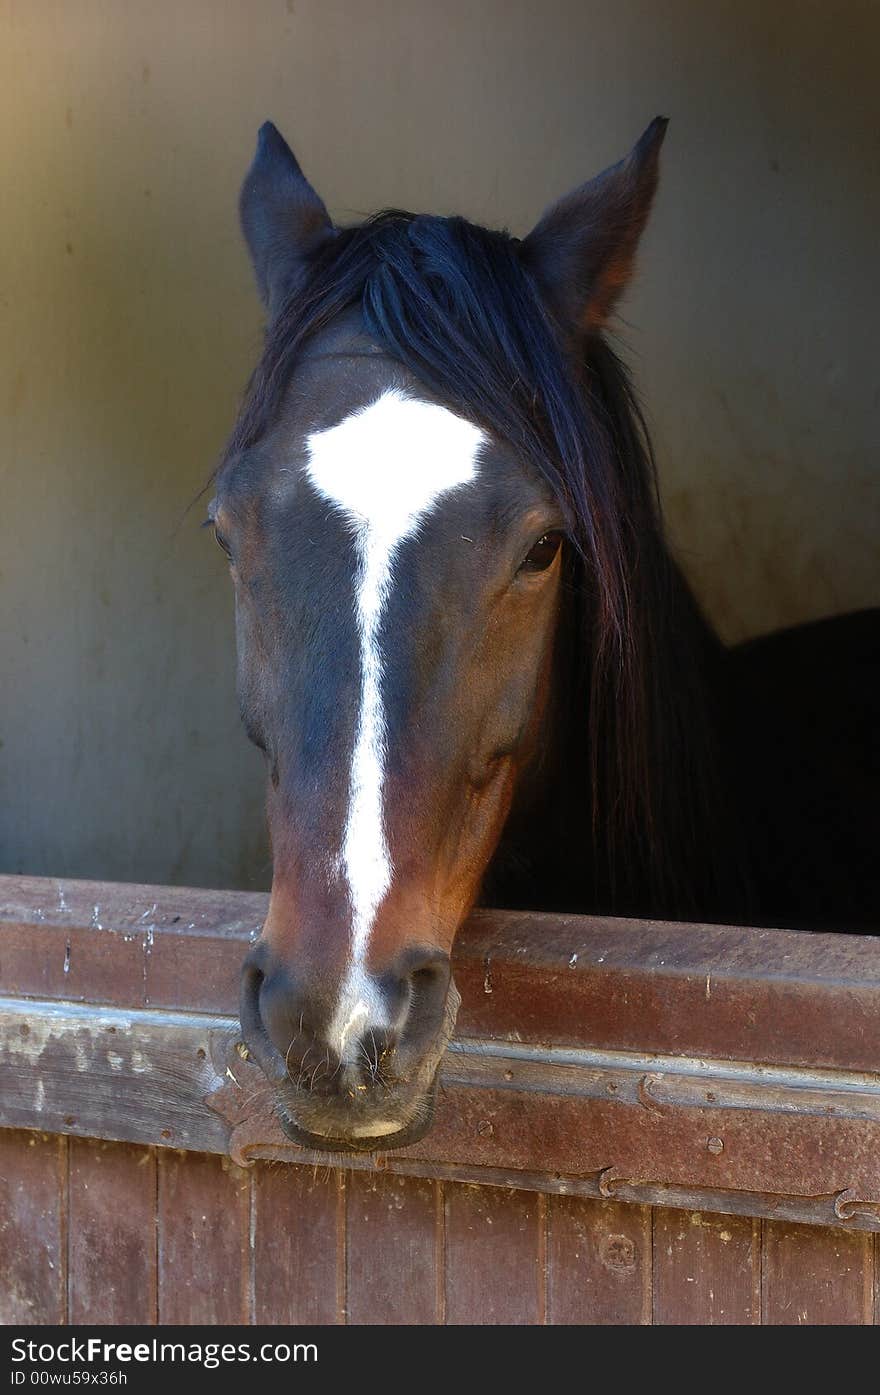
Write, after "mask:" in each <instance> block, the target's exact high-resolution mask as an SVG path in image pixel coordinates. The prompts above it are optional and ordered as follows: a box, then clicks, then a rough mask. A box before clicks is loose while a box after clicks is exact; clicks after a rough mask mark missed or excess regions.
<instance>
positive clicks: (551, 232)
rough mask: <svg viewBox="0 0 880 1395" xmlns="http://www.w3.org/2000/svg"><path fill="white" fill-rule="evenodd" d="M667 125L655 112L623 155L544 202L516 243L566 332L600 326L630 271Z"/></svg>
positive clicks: (655, 175) (652, 194)
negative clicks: (549, 203) (550, 203)
mask: <svg viewBox="0 0 880 1395" xmlns="http://www.w3.org/2000/svg"><path fill="white" fill-rule="evenodd" d="M666 125H667V122H666V118H665V117H662V116H658V117H655V119H654V120H653V121H652V122H651V124H650V126H649V127H648V129H647V130H646V131H645V133H644V135H643V136H642V137H641V139H640V140H639V141H638V143H637V144H636V145H635V146H634V147H633V149H632V150H631V151H630V153H629V155H627V157H626V159H625V160H621V161H620V164H618V165H612V166H611V168H610V169H607V170H605V171H604V172H603V173H602V174H599V175H597V176H596V178H595V179H591V180H590V181H589V182H588V183H587V184H582V185H581V186H580V188H579V189H575V190H574V191H573V192H572V193H570V194H567V195H566V196H565V198H563V199H560V200H559V202H558V203H555V204H553V206H552V207H551V208H548V209H547V212H546V213H545V214H544V216H543V218H542V219H541V221H540V222H539V223H538V224H537V225H536V227H534V228H533V229H532V231H531V232H530V233H529V235H528V237H527V238H525V240H524V241H523V243H522V246H521V252H522V256H523V259H524V261H525V263H526V265H527V266H528V267H529V268H530V270H531V271H532V273H533V274H534V276H535V277H536V279H537V281H538V283H539V285H540V287H541V289H542V291H543V293H544V295H545V297H546V298H547V300H548V301H549V304H550V307H551V309H552V311H553V313H554V315H555V316H556V318H557V319H558V320H559V322H560V323H561V325H562V327H563V329H564V330H565V331H566V332H567V333H572V332H574V333H578V332H580V333H586V332H589V331H590V330H595V329H601V328H602V326H603V325H604V324H605V323H606V321H607V319H608V317H609V315H610V314H611V312H612V310H613V309H614V306H615V304H616V302H617V300H618V297H619V296H620V295H621V293H622V292H623V290H624V289H625V287H626V285H627V282H628V281H629V279H630V277H631V275H632V270H633V262H634V260H635V254H636V248H637V247H638V243H639V238H640V237H641V235H642V232H643V230H644V227H645V223H646V222H647V221H648V214H649V213H650V211H651V203H652V201H653V198H654V193H655V191H656V188H657V167H658V161H659V155H660V146H661V145H662V144H663V137H664V135H665V133H666Z"/></svg>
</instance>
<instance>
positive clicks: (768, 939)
mask: <svg viewBox="0 0 880 1395" xmlns="http://www.w3.org/2000/svg"><path fill="white" fill-rule="evenodd" d="M266 905H267V899H266V897H265V896H262V895H258V894H254V893H245V892H216V891H201V890H194V889H188V888H176V887H146V886H126V885H122V884H119V885H114V884H113V883H100V882H63V883H59V882H58V881H56V880H53V879H48V878H35V877H3V878H0V944H2V947H3V952H2V954H0V970H2V985H0V986H2V989H3V991H4V992H6V993H9V994H18V995H21V996H38V997H44V998H52V997H58V998H66V999H70V998H76V997H78V996H79V997H83V998H87V999H91V1000H93V1001H96V1000H101V1001H106V1002H112V1003H115V1004H116V1005H118V1006H132V1007H135V1006H140V1005H143V1004H144V1003H145V1002H150V1003H153V1004H156V1005H162V1006H166V1007H178V1008H184V1009H189V1010H194V1009H195V1010H199V1011H206V1012H207V1011H211V1012H223V1013H234V1012H235V1011H236V1010H237V986H236V981H237V976H238V967H239V964H240V962H241V959H242V958H243V956H244V953H245V952H246V949H247V947H248V945H249V944H250V943H251V940H252V938H253V937H254V935H255V934H256V933H257V932H258V930H259V927H260V925H261V924H262V920H263V917H264V915H265V910H266ZM68 941H70V953H69V954H68V949H67V946H68ZM454 959H455V975H456V982H457V984H458V987H459V990H460V991H461V994H462V1007H461V1011H460V1014H459V1022H458V1031H459V1034H460V1035H461V1036H476V1037H491V1038H494V1039H496V1040H501V1039H503V1038H506V1039H509V1040H516V1041H530V1042H535V1043H546V1042H549V1043H555V1044H557V1045H565V1046H580V1047H592V1048H596V1049H606V1050H621V1051H630V1050H635V1051H644V1052H662V1053H669V1054H673V1055H674V1054H682V1053H683V1054H689V1055H694V1056H707V1055H708V1056H712V1057H716V1058H719V1059H730V1060H738V1059H739V1060H742V1059H752V1060H759V1061H762V1062H769V1063H777V1064H791V1065H802V1066H827V1067H833V1068H845V1069H851V1070H867V1071H870V1070H874V1069H875V1068H876V1064H877V1061H878V1060H880V974H878V972H877V965H878V963H880V939H878V938H877V937H875V936H865V935H846V934H841V935H829V934H813V933H811V934H808V935H806V934H800V933H798V932H797V931H788V930H762V929H752V928H748V927H736V926H717V925H708V926H706V925H672V924H666V923H662V922H654V921H626V920H614V919H610V918H596V917H590V916H560V915H540V914H523V913H519V912H507V911H478V912H476V913H475V914H474V915H473V916H472V918H471V920H470V922H469V923H468V924H467V925H466V926H465V927H463V929H462V931H461V932H460V934H459V936H458V938H457V941H456V948H455V956H454ZM65 963H66V966H67V972H66V973H65Z"/></svg>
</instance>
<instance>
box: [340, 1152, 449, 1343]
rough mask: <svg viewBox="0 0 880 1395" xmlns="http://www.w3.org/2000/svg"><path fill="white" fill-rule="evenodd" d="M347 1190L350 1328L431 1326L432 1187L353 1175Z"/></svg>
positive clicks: (436, 1259)
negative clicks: (379, 1325) (358, 1325)
mask: <svg viewBox="0 0 880 1395" xmlns="http://www.w3.org/2000/svg"><path fill="white" fill-rule="evenodd" d="M348 1188H349V1192H348V1231H347V1250H346V1254H347V1264H346V1271H347V1301H346V1309H347V1320H348V1322H349V1323H353V1324H362V1323H363V1324H366V1323H370V1324H387V1325H395V1324H399V1323H419V1324H423V1325H424V1324H431V1323H435V1322H436V1321H437V1316H438V1314H437V1278H436V1275H437V1266H438V1264H442V1257H441V1254H440V1251H439V1247H438V1237H437V1205H436V1183H434V1182H431V1181H425V1180H422V1179H420V1178H416V1177H394V1176H392V1175H389V1174H387V1173H381V1172H380V1173H365V1172H360V1173H357V1172H353V1173H350V1174H349V1180H348Z"/></svg>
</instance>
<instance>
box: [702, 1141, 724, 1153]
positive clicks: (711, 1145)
mask: <svg viewBox="0 0 880 1395" xmlns="http://www.w3.org/2000/svg"><path fill="white" fill-rule="evenodd" d="M706 1147H707V1148H708V1150H709V1152H710V1153H715V1154H718V1153H722V1152H723V1151H724V1139H723V1138H710V1139H709V1141H708V1143H707V1144H706Z"/></svg>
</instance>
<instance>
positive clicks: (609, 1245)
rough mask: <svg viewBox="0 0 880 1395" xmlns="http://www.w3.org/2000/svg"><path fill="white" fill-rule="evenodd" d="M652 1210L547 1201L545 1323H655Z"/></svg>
mask: <svg viewBox="0 0 880 1395" xmlns="http://www.w3.org/2000/svg"><path fill="white" fill-rule="evenodd" d="M651 1278H652V1235H651V1210H650V1208H649V1207H647V1206H629V1205H625V1204H624V1203H623V1202H619V1201H586V1200H584V1199H582V1198H580V1197H563V1196H554V1197H550V1198H549V1199H548V1202H547V1321H548V1323H553V1324H556V1325H559V1324H580V1325H584V1326H591V1327H597V1326H632V1325H635V1324H645V1323H650V1322H651Z"/></svg>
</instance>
